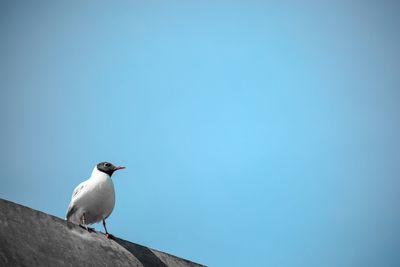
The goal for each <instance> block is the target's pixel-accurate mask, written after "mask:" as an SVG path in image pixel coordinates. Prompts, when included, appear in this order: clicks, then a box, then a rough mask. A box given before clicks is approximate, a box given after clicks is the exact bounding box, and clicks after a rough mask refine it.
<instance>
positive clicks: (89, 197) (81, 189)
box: [66, 166, 115, 224]
mask: <svg viewBox="0 0 400 267" xmlns="http://www.w3.org/2000/svg"><path fill="white" fill-rule="evenodd" d="M114 205H115V191H114V184H113V182H112V180H111V177H110V175H108V174H106V173H104V172H101V171H99V170H98V169H97V167H96V166H95V167H94V169H93V172H92V175H91V176H90V178H89V179H88V180H86V181H84V182H82V183H80V184H79V185H78V186H77V187H76V188H75V190H74V192H73V193H72V198H71V202H70V204H69V206H68V211H67V216H66V219H67V220H68V221H71V222H73V223H75V224H93V223H96V222H100V221H102V220H104V219H106V218H107V217H108V216H110V214H111V212H112V211H113V209H114ZM83 218H84V219H83Z"/></svg>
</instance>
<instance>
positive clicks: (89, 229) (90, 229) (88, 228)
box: [79, 224, 96, 233]
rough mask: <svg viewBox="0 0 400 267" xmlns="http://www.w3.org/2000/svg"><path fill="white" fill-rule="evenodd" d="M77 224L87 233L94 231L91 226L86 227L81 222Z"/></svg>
mask: <svg viewBox="0 0 400 267" xmlns="http://www.w3.org/2000/svg"><path fill="white" fill-rule="evenodd" d="M79 226H80V227H81V228H83V229H85V230H86V231H88V232H89V233H96V230H95V229H94V228H92V227H88V226H87V225H82V224H80V225H79Z"/></svg>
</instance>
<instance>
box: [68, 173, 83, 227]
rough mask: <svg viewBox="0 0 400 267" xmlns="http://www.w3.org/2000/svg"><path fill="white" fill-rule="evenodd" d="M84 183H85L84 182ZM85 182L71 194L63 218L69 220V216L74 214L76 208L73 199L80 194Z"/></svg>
mask: <svg viewBox="0 0 400 267" xmlns="http://www.w3.org/2000/svg"><path fill="white" fill-rule="evenodd" d="M85 182H86V181H85ZM85 182H82V183H80V184H79V185H78V186H77V187H76V188H75V189H74V192H72V197H71V203H69V206H68V210H67V214H66V215H65V218H66V219H67V220H69V219H70V218H71V216H72V215H73V214H74V213H75V211H76V210H77V209H76V206H75V205H74V199H75V198H76V197H77V196H78V195H79V193H80V192H82V189H83V188H84V187H85Z"/></svg>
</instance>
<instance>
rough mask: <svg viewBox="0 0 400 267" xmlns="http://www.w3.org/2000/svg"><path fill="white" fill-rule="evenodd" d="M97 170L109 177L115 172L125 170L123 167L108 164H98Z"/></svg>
mask: <svg viewBox="0 0 400 267" xmlns="http://www.w3.org/2000/svg"><path fill="white" fill-rule="evenodd" d="M97 169H98V170H99V171H101V172H104V173H107V174H108V175H110V176H111V175H112V174H113V173H114V172H115V171H117V170H121V169H125V167H123V166H115V165H114V164H112V163H110V162H100V163H99V164H97Z"/></svg>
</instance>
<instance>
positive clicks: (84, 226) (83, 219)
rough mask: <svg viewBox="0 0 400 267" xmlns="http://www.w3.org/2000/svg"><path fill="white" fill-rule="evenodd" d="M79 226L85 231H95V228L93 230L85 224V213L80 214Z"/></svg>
mask: <svg viewBox="0 0 400 267" xmlns="http://www.w3.org/2000/svg"><path fill="white" fill-rule="evenodd" d="M79 226H80V227H82V228H83V229H85V230H86V231H88V232H89V233H90V232H96V230H94V228H91V227H88V226H87V225H86V220H85V213H83V214H82V217H81V224H80V225H79Z"/></svg>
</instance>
